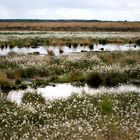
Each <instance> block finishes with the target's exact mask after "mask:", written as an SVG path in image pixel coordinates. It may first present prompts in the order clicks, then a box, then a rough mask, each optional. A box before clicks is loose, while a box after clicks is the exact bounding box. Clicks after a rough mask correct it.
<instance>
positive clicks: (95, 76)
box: [87, 72, 103, 88]
mask: <svg viewBox="0 0 140 140" xmlns="http://www.w3.org/2000/svg"><path fill="white" fill-rule="evenodd" d="M102 83H103V78H102V75H101V74H100V73H97V72H93V73H91V74H89V75H88V76H87V84H88V85H89V86H91V87H95V88H97V87H99V86H100V85H101V84H102Z"/></svg>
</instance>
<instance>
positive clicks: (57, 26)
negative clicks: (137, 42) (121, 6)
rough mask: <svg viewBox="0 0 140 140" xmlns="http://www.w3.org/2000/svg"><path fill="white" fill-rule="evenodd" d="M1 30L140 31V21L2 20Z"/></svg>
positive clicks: (0, 23)
mask: <svg viewBox="0 0 140 140" xmlns="http://www.w3.org/2000/svg"><path fill="white" fill-rule="evenodd" d="M0 30H31V31H32V30H39V31H43V30H44V31H140V22H76V21H75V22H70V21H67V22H66V21H65V22H62V21H61V22H60V21H58V22H29V21H27V22H18V21H15V22H8V21H5V22H0Z"/></svg>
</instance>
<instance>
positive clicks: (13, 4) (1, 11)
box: [0, 0, 140, 21]
mask: <svg viewBox="0 0 140 140" xmlns="http://www.w3.org/2000/svg"><path fill="white" fill-rule="evenodd" d="M0 18H1V19H13V18H16V19H25V18H26V19H36V18H37V19H98V20H130V21H134V20H139V21H140V0H0Z"/></svg>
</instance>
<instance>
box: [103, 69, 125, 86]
mask: <svg viewBox="0 0 140 140" xmlns="http://www.w3.org/2000/svg"><path fill="white" fill-rule="evenodd" d="M126 81H127V78H126V77H125V75H124V74H122V73H119V72H110V73H107V74H106V76H105V79H104V84H105V85H107V86H109V87H110V86H117V85H118V84H120V83H124V82H126Z"/></svg>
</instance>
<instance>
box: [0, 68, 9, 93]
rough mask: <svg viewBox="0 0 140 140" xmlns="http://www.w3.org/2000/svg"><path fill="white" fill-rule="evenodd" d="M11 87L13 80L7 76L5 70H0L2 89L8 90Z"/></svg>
mask: <svg viewBox="0 0 140 140" xmlns="http://www.w3.org/2000/svg"><path fill="white" fill-rule="evenodd" d="M10 87H11V81H10V80H9V79H8V78H7V75H6V73H5V72H3V71H0V89H1V90H8V89H9V88H10Z"/></svg>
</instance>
